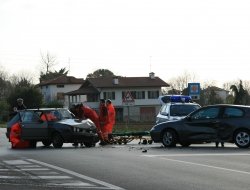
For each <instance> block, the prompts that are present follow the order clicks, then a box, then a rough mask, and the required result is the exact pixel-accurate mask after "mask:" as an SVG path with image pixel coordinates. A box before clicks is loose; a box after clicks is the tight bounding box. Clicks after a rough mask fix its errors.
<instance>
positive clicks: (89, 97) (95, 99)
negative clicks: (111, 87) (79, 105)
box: [87, 94, 99, 102]
mask: <svg viewBox="0 0 250 190" xmlns="http://www.w3.org/2000/svg"><path fill="white" fill-rule="evenodd" d="M98 101H99V96H98V94H88V95H87V102H98Z"/></svg>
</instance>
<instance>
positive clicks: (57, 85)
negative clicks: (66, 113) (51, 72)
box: [39, 75, 85, 106]
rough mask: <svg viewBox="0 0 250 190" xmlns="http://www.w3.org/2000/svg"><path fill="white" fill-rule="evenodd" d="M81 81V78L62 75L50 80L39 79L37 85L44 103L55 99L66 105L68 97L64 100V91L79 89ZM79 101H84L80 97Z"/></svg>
mask: <svg viewBox="0 0 250 190" xmlns="http://www.w3.org/2000/svg"><path fill="white" fill-rule="evenodd" d="M83 82H84V80H83V79H82V78H75V77H72V76H65V75H63V76H59V77H57V78H54V79H51V80H47V81H41V82H40V84H39V87H40V89H41V92H42V95H43V98H44V101H45V103H49V102H51V101H55V100H57V101H61V102H62V103H64V106H68V105H69V102H67V100H68V99H66V101H65V98H64V93H66V92H70V91H73V90H77V89H79V87H80V86H81V85H82V84H83ZM81 101H85V99H81Z"/></svg>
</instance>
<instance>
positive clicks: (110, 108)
mask: <svg viewBox="0 0 250 190" xmlns="http://www.w3.org/2000/svg"><path fill="white" fill-rule="evenodd" d="M106 106H107V109H108V125H107V129H108V134H112V132H113V127H114V124H115V108H114V106H113V104H112V102H111V100H110V99H108V100H107V101H106Z"/></svg>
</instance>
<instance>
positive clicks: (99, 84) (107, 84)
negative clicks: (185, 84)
mask: <svg viewBox="0 0 250 190" xmlns="http://www.w3.org/2000/svg"><path fill="white" fill-rule="evenodd" d="M117 79H118V83H117V84H115V83H114V77H103V78H88V79H86V81H89V83H90V84H92V85H93V86H94V87H96V88H122V87H169V84H168V83H166V82H164V81H163V80H162V79H160V78H159V77H154V78H153V79H152V78H150V77H118V78H117ZM84 86H85V85H84V84H83V85H82V87H84Z"/></svg>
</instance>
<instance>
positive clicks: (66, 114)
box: [56, 109, 73, 120]
mask: <svg viewBox="0 0 250 190" xmlns="http://www.w3.org/2000/svg"><path fill="white" fill-rule="evenodd" d="M56 111H57V112H58V113H57V114H60V117H59V118H60V120H62V119H73V115H72V114H71V112H70V111H69V110H67V109H60V110H56Z"/></svg>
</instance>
